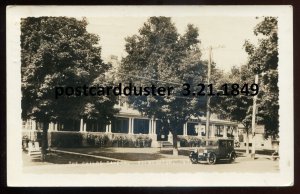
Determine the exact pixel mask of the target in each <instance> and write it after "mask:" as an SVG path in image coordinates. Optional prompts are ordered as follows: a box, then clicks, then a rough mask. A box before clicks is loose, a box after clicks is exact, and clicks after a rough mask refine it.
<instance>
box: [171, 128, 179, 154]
mask: <svg viewBox="0 0 300 194" xmlns="http://www.w3.org/2000/svg"><path fill="white" fill-rule="evenodd" d="M172 135H173V156H178V148H177V134H176V133H173V134H172Z"/></svg>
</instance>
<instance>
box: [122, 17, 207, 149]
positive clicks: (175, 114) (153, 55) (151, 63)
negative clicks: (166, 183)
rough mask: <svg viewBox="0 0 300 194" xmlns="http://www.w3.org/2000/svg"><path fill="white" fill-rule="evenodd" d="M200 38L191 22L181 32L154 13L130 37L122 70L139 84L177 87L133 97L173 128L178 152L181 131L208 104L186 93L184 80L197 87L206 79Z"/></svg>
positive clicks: (146, 111) (127, 78)
mask: <svg viewBox="0 0 300 194" xmlns="http://www.w3.org/2000/svg"><path fill="white" fill-rule="evenodd" d="M199 42H200V41H199V40H198V29H197V28H195V27H194V26H193V25H188V26H187V30H186V32H185V34H184V35H180V34H179V33H178V32H177V29H176V27H175V25H174V23H172V21H171V18H169V17H151V18H149V19H148V20H147V22H145V23H144V25H143V26H142V28H140V30H139V34H137V35H133V36H131V37H128V38H126V45H125V50H126V52H127V53H128V55H127V56H126V57H125V58H123V59H122V63H121V66H120V70H119V71H120V72H121V77H122V79H123V81H124V82H125V83H133V84H134V85H135V86H151V85H155V86H164V87H170V86H172V87H174V90H173V93H172V95H170V96H155V95H151V96H140V97H136V96H131V97H129V101H130V102H131V103H132V104H133V106H134V107H135V108H137V109H138V110H139V111H140V112H141V113H142V114H145V115H147V116H148V117H154V118H157V119H159V120H160V121H161V122H162V126H163V127H164V128H165V129H166V130H168V131H170V132H171V134H172V136H173V147H174V149H173V154H174V155H176V154H178V150H177V131H178V130H180V129H182V127H183V124H184V123H185V122H186V121H187V120H188V119H189V118H190V117H191V116H192V115H197V114H199V113H200V111H199V110H200V108H199V107H200V106H201V105H203V104H204V103H203V101H201V100H200V98H191V97H184V96H182V90H183V88H184V87H183V86H182V84H183V83H189V84H190V85H191V91H193V89H195V85H193V84H195V83H197V84H198V83H203V82H204V81H205V76H203V75H205V71H206V70H205V69H206V67H205V66H204V65H203V63H202V62H201V61H200V57H201V52H200V50H199V47H198V46H199ZM201 102H202V103H201Z"/></svg>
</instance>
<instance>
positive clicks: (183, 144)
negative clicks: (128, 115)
mask: <svg viewBox="0 0 300 194" xmlns="http://www.w3.org/2000/svg"><path fill="white" fill-rule="evenodd" d="M179 142H180V147H188V141H187V139H185V138H180V139H179Z"/></svg>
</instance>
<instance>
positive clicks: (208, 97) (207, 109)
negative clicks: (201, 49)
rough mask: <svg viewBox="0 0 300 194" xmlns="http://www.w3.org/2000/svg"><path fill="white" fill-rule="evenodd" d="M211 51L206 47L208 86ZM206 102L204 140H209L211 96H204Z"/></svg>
mask: <svg viewBox="0 0 300 194" xmlns="http://www.w3.org/2000/svg"><path fill="white" fill-rule="evenodd" d="M217 48H224V46H223V45H220V46H217V47H214V49H217ZM212 49H213V47H212V46H210V47H208V68H207V84H210V76H211V64H212ZM206 89H207V93H208V87H206ZM206 98H207V101H206V126H205V129H206V133H205V138H206V140H208V139H209V123H210V98H211V96H208V95H206ZM206 145H208V141H206Z"/></svg>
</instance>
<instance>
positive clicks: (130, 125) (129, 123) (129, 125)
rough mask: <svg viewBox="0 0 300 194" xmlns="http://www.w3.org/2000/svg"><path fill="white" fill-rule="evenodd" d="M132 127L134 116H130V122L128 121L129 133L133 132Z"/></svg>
mask: <svg viewBox="0 0 300 194" xmlns="http://www.w3.org/2000/svg"><path fill="white" fill-rule="evenodd" d="M131 128H132V118H131V117H129V122H128V133H129V134H132V132H131V131H132V130H131Z"/></svg>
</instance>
